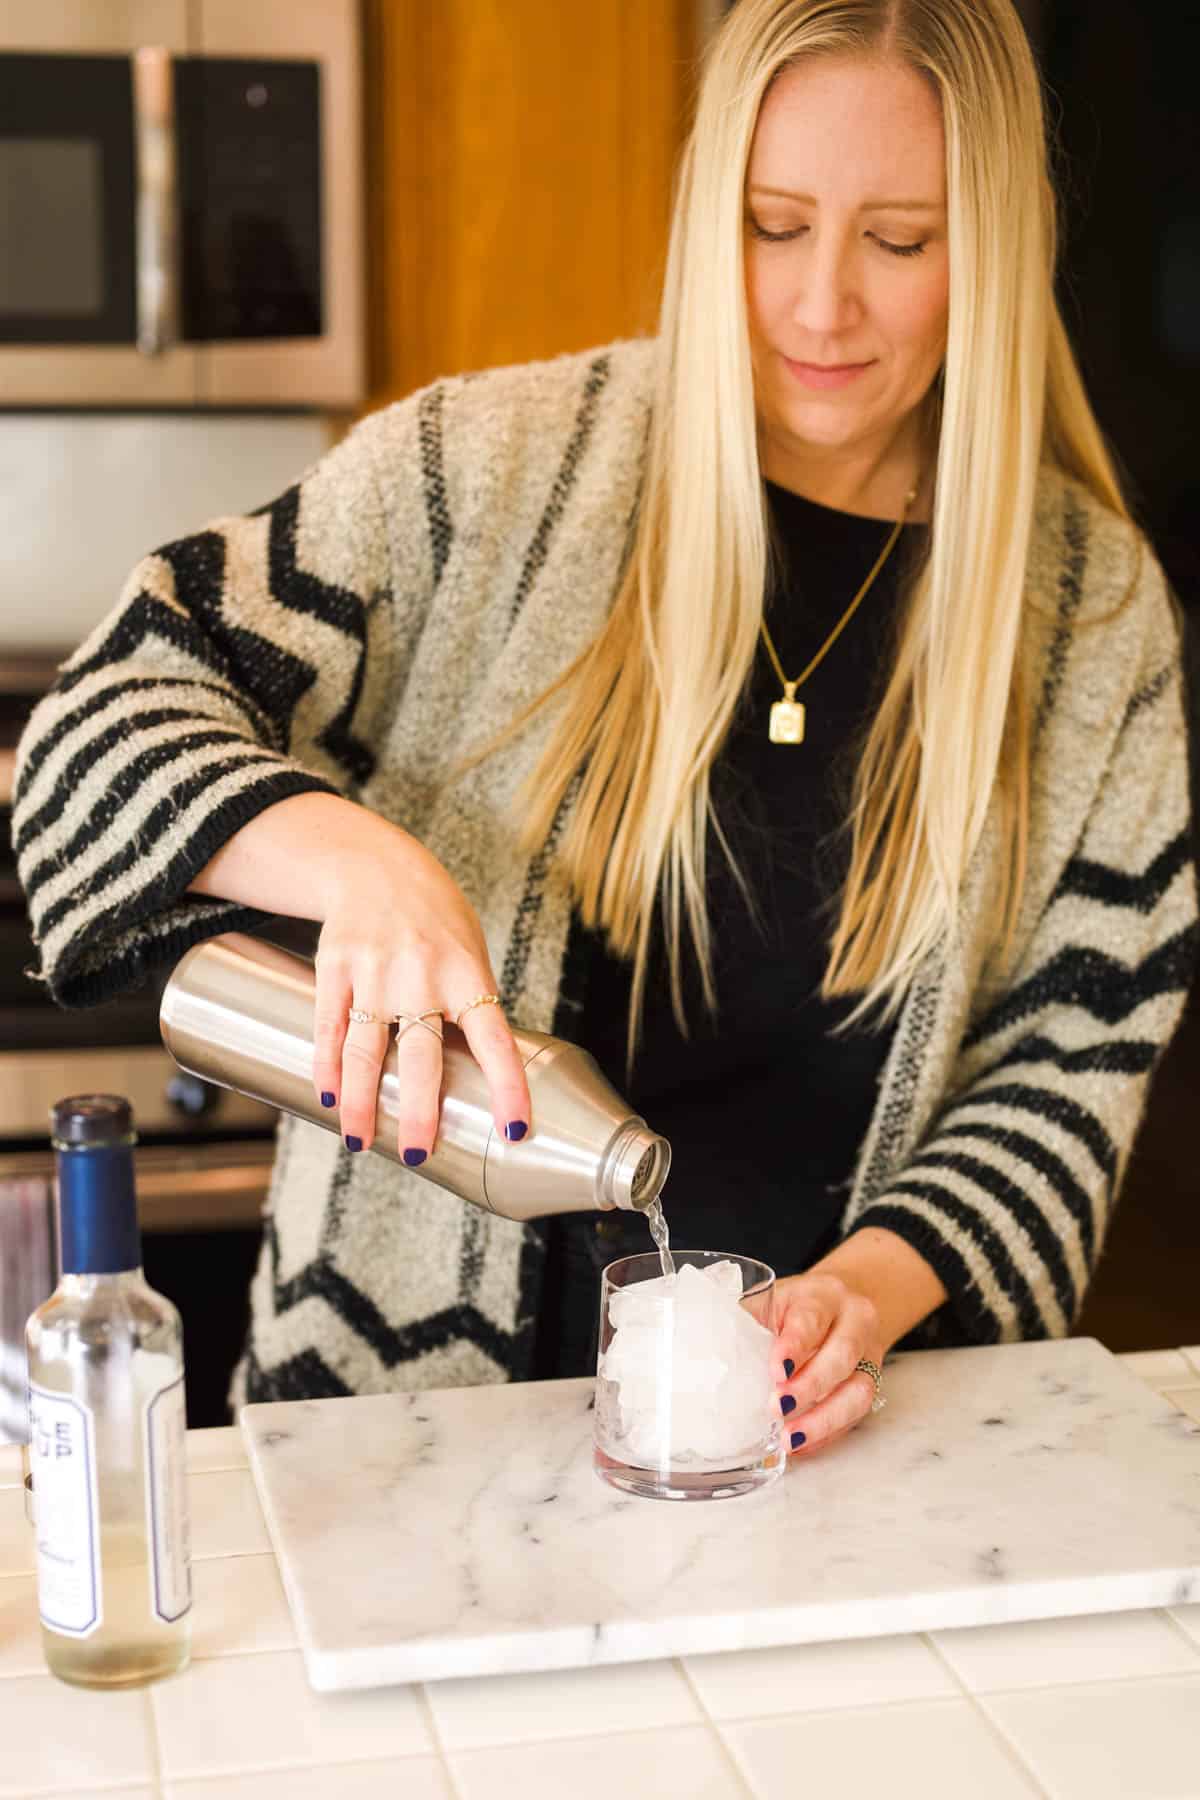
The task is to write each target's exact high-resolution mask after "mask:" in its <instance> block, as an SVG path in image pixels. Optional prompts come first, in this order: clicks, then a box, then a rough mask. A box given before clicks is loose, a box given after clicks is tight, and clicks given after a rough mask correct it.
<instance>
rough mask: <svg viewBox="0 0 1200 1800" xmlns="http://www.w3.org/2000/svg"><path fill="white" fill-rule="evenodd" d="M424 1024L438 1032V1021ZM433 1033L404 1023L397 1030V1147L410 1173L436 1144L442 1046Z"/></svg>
mask: <svg viewBox="0 0 1200 1800" xmlns="http://www.w3.org/2000/svg"><path fill="white" fill-rule="evenodd" d="M420 1010H421V1011H422V1012H424V1011H425V1008H424V1007H422V1008H421V1009H420ZM414 1016H415V1015H414ZM427 1023H428V1024H429V1025H432V1026H433V1027H434V1031H440V1030H441V1026H440V1025H439V1023H438V1020H437V1019H429V1020H428V1021H427ZM434 1031H427V1030H426V1029H425V1027H424V1026H423V1025H410V1024H408V1023H406V1021H405V1020H403V1019H402V1020H401V1021H400V1023H399V1024H398V1025H397V1027H396V1034H397V1035H396V1147H397V1149H398V1150H399V1152H400V1157H401V1161H402V1162H404V1164H405V1165H406V1166H407V1167H408V1168H410V1169H419V1168H420V1166H421V1164H422V1163H423V1162H424V1161H425V1160H426V1158H427V1157H428V1156H429V1154H430V1152H431V1151H432V1149H433V1146H434V1143H435V1142H436V1140H437V1132H438V1102H439V1099H440V1096H441V1089H442V1046H441V1041H440V1039H439V1038H438V1037H435V1035H434Z"/></svg>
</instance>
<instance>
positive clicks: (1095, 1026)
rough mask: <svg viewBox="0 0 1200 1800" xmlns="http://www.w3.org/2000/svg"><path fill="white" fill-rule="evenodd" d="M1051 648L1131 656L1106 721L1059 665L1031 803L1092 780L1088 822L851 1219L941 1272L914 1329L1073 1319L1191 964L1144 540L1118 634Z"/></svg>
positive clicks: (1179, 770) (1166, 678)
mask: <svg viewBox="0 0 1200 1800" xmlns="http://www.w3.org/2000/svg"><path fill="white" fill-rule="evenodd" d="M1058 649H1059V652H1061V655H1062V658H1063V659H1064V660H1065V661H1067V662H1068V663H1069V661H1070V659H1079V663H1078V666H1079V667H1080V668H1081V669H1083V670H1085V671H1086V670H1087V669H1088V668H1089V667H1090V668H1091V669H1092V670H1094V669H1095V667H1096V665H1095V663H1094V661H1092V662H1091V663H1090V664H1089V661H1088V659H1094V658H1096V657H1104V658H1108V659H1112V658H1115V659H1116V664H1115V666H1116V667H1119V668H1122V670H1123V674H1122V676H1121V679H1120V683H1119V686H1116V688H1115V691H1116V694H1117V698H1118V704H1117V706H1116V708H1115V714H1114V716H1113V717H1112V718H1111V720H1110V717H1109V713H1110V711H1112V709H1111V708H1109V707H1108V705H1107V704H1106V705H1105V706H1104V707H1100V706H1099V705H1093V704H1090V703H1089V692H1090V693H1091V694H1092V695H1094V694H1095V693H1096V692H1097V688H1096V684H1095V682H1094V679H1093V681H1092V683H1091V686H1090V688H1089V678H1088V676H1087V674H1086V673H1085V675H1084V676H1083V678H1082V679H1081V680H1077V681H1076V683H1075V684H1074V686H1073V687H1072V684H1071V680H1070V671H1069V668H1067V669H1066V671H1065V672H1064V669H1063V667H1062V666H1060V667H1059V668H1058V669H1057V670H1056V671H1054V681H1055V682H1058V681H1059V680H1060V678H1061V687H1062V693H1061V694H1060V696H1059V698H1058V705H1057V710H1058V712H1059V713H1061V714H1067V715H1070V716H1069V717H1068V718H1067V720H1066V722H1065V724H1063V725H1062V726H1061V729H1060V730H1059V737H1058V743H1057V747H1056V748H1055V749H1053V750H1052V751H1051V752H1050V753H1049V754H1048V755H1046V756H1043V757H1042V758H1040V759H1035V800H1034V806H1035V812H1037V811H1038V810H1039V809H1040V813H1041V817H1042V820H1043V821H1044V822H1046V821H1054V820H1055V819H1059V818H1061V817H1063V815H1064V814H1071V813H1072V807H1073V798H1072V792H1074V793H1078V792H1079V784H1080V783H1083V782H1086V783H1088V784H1089V793H1088V798H1087V801H1086V802H1085V803H1083V804H1080V805H1079V807H1078V811H1077V815H1076V816H1077V817H1078V819H1079V820H1080V824H1079V825H1078V826H1077V827H1075V826H1073V827H1072V831H1071V835H1070V839H1069V841H1068V842H1067V843H1066V844H1065V845H1064V846H1063V847H1062V849H1061V852H1060V853H1059V854H1058V855H1057V856H1056V858H1055V859H1053V877H1052V879H1051V880H1049V881H1048V882H1047V888H1046V891H1045V893H1044V894H1042V895H1039V896H1038V900H1037V913H1036V918H1035V922H1034V925H1033V928H1032V930H1031V931H1030V932H1029V934H1028V937H1027V940H1026V941H1025V943H1024V945H1023V947H1022V949H1021V952H1020V955H1019V958H1018V959H1017V963H1016V966H1015V967H1014V968H1012V969H1011V970H1010V971H1008V972H1007V974H1006V976H1005V979H1004V980H1003V981H999V982H996V983H995V984H994V985H993V986H991V987H990V988H989V989H988V990H987V991H986V994H983V993H982V992H981V995H980V997H979V999H978V1003H977V1004H976V1006H975V1008H974V1009H973V1015H972V1022H971V1024H970V1026H969V1028H968V1030H967V1032H966V1033H965V1036H964V1038H963V1040H962V1042H961V1044H960V1046H959V1049H958V1053H957V1060H956V1065H955V1069H954V1075H953V1078H952V1080H951V1082H950V1084H949V1087H948V1089H947V1090H946V1098H945V1099H944V1101H943V1103H942V1105H941V1107H940V1108H938V1109H937V1111H936V1112H935V1117H934V1121H933V1124H932V1126H931V1128H930V1129H929V1130H928V1131H927V1132H926V1134H925V1136H924V1139H923V1141H921V1142H920V1143H919V1144H918V1145H917V1147H916V1149H915V1151H914V1152H913V1154H912V1155H911V1157H910V1158H909V1159H908V1160H907V1162H906V1163H905V1164H903V1165H902V1166H901V1168H900V1169H899V1171H898V1172H897V1173H896V1174H895V1175H893V1177H892V1178H891V1179H890V1180H889V1181H888V1183H887V1185H886V1188H885V1189H884V1191H883V1192H881V1193H879V1194H877V1195H876V1196H875V1198H874V1199H873V1200H872V1201H871V1202H870V1203H869V1205H868V1206H867V1207H866V1209H865V1210H864V1211H863V1212H862V1213H861V1214H860V1215H859V1216H858V1218H856V1220H855V1224H856V1225H859V1226H883V1227H886V1228H887V1229H889V1230H891V1231H893V1232H896V1233H898V1234H899V1235H900V1236H901V1237H903V1238H905V1239H906V1240H907V1241H908V1242H909V1243H910V1244H912V1245H913V1246H914V1248H915V1249H916V1250H917V1251H919V1253H920V1254H921V1255H922V1256H923V1257H924V1258H925V1260H926V1261H927V1262H929V1263H930V1264H931V1265H932V1266H933V1268H934V1269H935V1270H936V1271H937V1274H938V1275H939V1277H940V1278H941V1280H942V1282H943V1284H944V1286H945V1288H946V1290H947V1293H948V1295H949V1299H948V1301H947V1303H946V1304H945V1305H944V1306H942V1307H941V1308H939V1309H938V1311H937V1312H936V1313H934V1314H933V1315H932V1317H931V1318H930V1319H928V1320H927V1321H926V1322H925V1324H924V1325H923V1326H922V1327H921V1328H919V1330H918V1331H917V1332H916V1333H915V1334H913V1336H912V1338H911V1339H909V1340H906V1344H907V1343H919V1344H923V1345H927V1346H928V1345H937V1344H963V1343H992V1342H1011V1341H1016V1340H1020V1339H1026V1338H1043V1337H1059V1336H1065V1335H1067V1334H1068V1333H1069V1332H1070V1331H1071V1329H1072V1327H1073V1324H1074V1322H1075V1320H1076V1319H1077V1317H1078V1314H1079V1311H1080V1307H1081V1305H1082V1302H1083V1298H1084V1294H1085V1291H1086V1288H1087V1285H1088V1282H1089V1281H1090V1279H1091V1277H1092V1275H1093V1273H1094V1272H1095V1268H1096V1263H1097V1259H1098V1258H1099V1256H1100V1254H1101V1250H1102V1248H1103V1244H1104V1236H1105V1231H1106V1228H1107V1225H1108V1222H1109V1219H1110V1217H1111V1213H1112V1209H1113V1206H1114V1204H1115V1201H1116V1198H1117V1195H1118V1192H1119V1189H1120V1184H1121V1180H1122V1176H1123V1174H1124V1170H1125V1166H1126V1163H1127V1160H1128V1156H1129V1153H1130V1150H1131V1148H1132V1145H1133V1141H1134V1137H1135V1134H1136V1132H1137V1128H1138V1124H1139V1122H1140V1119H1141V1116H1142V1113H1143V1109H1144V1106H1145V1101H1146V1097H1147V1092H1148V1087H1149V1083H1150V1080H1151V1077H1152V1074H1153V1071H1154V1068H1155V1066H1156V1064H1157V1062H1158V1060H1159V1058H1160V1056H1161V1054H1162V1052H1163V1050H1164V1049H1165V1048H1166V1045H1167V1043H1168V1042H1169V1040H1170V1038H1171V1036H1172V1034H1173V1032H1174V1030H1175V1027H1176V1025H1177V1024H1178V1022H1179V1019H1180V1016H1181V1014H1182V1011H1183V1007H1184V1002H1185V999H1186V995H1187V989H1188V986H1189V983H1190V981H1191V978H1192V975H1193V971H1194V966H1195V957H1196V938H1197V932H1196V918H1197V899H1196V879H1195V869H1194V866H1193V859H1192V838H1191V808H1190V798H1189V780H1188V757H1187V738H1186V728H1185V723H1184V707H1183V692H1182V672H1181V659H1180V642H1179V632H1178V630H1177V626H1176V620H1175V616H1174V613H1173V610H1172V602H1171V598H1170V595H1169V592H1168V590H1167V588H1166V584H1165V582H1164V579H1163V576H1162V572H1161V570H1160V569H1159V567H1158V565H1157V564H1156V563H1155V562H1154V561H1153V558H1147V562H1146V567H1145V573H1144V575H1143V578H1142V580H1141V582H1140V584H1139V587H1138V589H1137V591H1136V593H1135V596H1134V598H1133V602H1132V604H1131V606H1130V607H1129V608H1128V609H1127V610H1126V613H1125V615H1124V616H1123V617H1122V619H1121V620H1120V621H1119V624H1118V626H1117V627H1116V636H1115V639H1114V638H1113V637H1112V636H1111V635H1110V637H1109V638H1108V639H1106V638H1105V636H1104V633H1103V631H1102V630H1101V629H1100V628H1099V627H1098V628H1097V630H1096V632H1093V633H1092V635H1091V636H1089V634H1088V628H1086V627H1085V628H1084V629H1083V630H1082V631H1080V632H1079V633H1077V634H1076V635H1075V637H1074V639H1073V642H1072V644H1071V646H1070V648H1069V649H1067V648H1065V647H1064V646H1063V645H1062V644H1061V643H1060V645H1059V646H1058ZM1051 660H1052V661H1053V658H1052V659H1051ZM1108 666H1109V667H1110V668H1111V667H1113V666H1114V664H1113V663H1112V662H1111V661H1110V662H1109V664H1108ZM1051 685H1052V684H1051ZM1113 691H1114V690H1113V689H1112V688H1110V689H1106V690H1104V693H1105V700H1106V702H1107V700H1108V699H1109V697H1110V696H1111V694H1112V692H1113ZM1050 735H1051V736H1053V732H1051V733H1050ZM1039 761H1040V764H1041V768H1040V771H1039V770H1038V767H1037V765H1038V762H1039ZM1038 788H1040V790H1041V791H1040V793H1038V792H1037V791H1036V790H1037V789H1038ZM1046 829H1051V826H1049V825H1047V826H1046Z"/></svg>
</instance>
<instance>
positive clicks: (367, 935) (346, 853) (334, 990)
mask: <svg viewBox="0 0 1200 1800" xmlns="http://www.w3.org/2000/svg"><path fill="white" fill-rule="evenodd" d="M355 810H356V811H357V812H358V813H359V819H358V821H356V823H357V824H358V827H359V829H358V831H357V832H356V833H355V834H354V840H355V841H353V842H351V843H349V844H347V843H346V842H345V840H344V839H343V842H342V845H341V850H340V854H339V855H338V856H337V857H336V859H334V872H333V873H332V874H331V875H327V876H326V879H325V880H324V881H323V883H322V889H323V892H322V895H321V897H320V898H321V918H322V927H321V936H320V942H319V945H318V949H317V996H316V1021H315V1023H316V1049H315V1055H314V1060H313V1085H314V1087H315V1088H316V1092H317V1097H318V1099H319V1100H320V1102H321V1105H322V1106H325V1107H337V1108H338V1113H339V1123H340V1125H341V1130H342V1135H343V1137H344V1139H345V1142H346V1145H347V1148H348V1149H350V1150H367V1149H369V1148H370V1147H371V1144H372V1142H373V1141H374V1138H375V1130H376V1117H375V1102H376V1098H377V1096H378V1091H379V1080H380V1074H381V1071H382V1068H383V1061H384V1057H385V1055H386V1053H387V1049H388V1045H389V1042H390V1039H391V1032H390V1030H389V1025H388V1021H390V1020H392V1019H394V1018H395V1016H396V1014H397V1013H407V1014H409V1015H410V1016H411V1017H414V1018H416V1017H418V1016H419V1015H420V1014H421V1013H431V1012H437V1013H441V1014H442V1015H443V1016H444V1018H446V1019H448V1020H450V1021H453V1020H455V1019H456V1018H457V1017H458V1016H459V1014H460V1013H461V1012H462V1010H463V1008H464V1007H470V1011H469V1012H467V1014H466V1017H465V1018H464V1019H463V1022H462V1032H463V1035H464V1037H465V1038H466V1041H467V1045H468V1047H469V1048H470V1050H471V1053H472V1055H473V1056H474V1057H475V1060H476V1061H477V1062H478V1064H479V1066H480V1068H481V1069H482V1071H483V1074H484V1076H485V1077H486V1080H487V1084H488V1089H489V1092H490V1095H491V1102H492V1116H493V1118H494V1119H495V1122H496V1128H497V1130H498V1131H500V1132H501V1133H502V1134H503V1135H504V1136H505V1137H506V1138H507V1139H508V1140H509V1141H510V1142H513V1143H515V1142H519V1140H520V1139H521V1138H523V1137H524V1136H525V1135H526V1133H527V1131H528V1129H529V1124H530V1103H529V1087H528V1083H527V1082H526V1080H525V1073H524V1069H523V1068H522V1065H521V1058H520V1054H519V1052H518V1050H517V1046H516V1043H515V1042H514V1039H513V1035H512V1032H511V1031H510V1030H509V1027H508V1024H507V1022H506V1020H505V1018H504V1014H503V1012H502V1011H501V1009H500V1007H499V1006H471V1002H472V1001H473V1000H476V999H478V997H479V996H480V995H481V994H491V993H494V992H495V991H496V978H495V975H494V974H493V971H492V966H491V961H490V959H489V956H488V950H487V944H486V942H485V940H484V935H483V929H482V927H481V925H480V923H479V919H478V917H477V915H476V913H475V911H474V908H473V907H472V906H471V904H470V902H469V901H468V900H467V898H466V896H465V894H464V893H463V891H462V889H461V888H460V887H459V886H458V883H457V882H456V881H455V880H454V879H453V877H452V876H451V875H450V874H449V873H448V872H447V870H446V869H444V868H443V867H442V865H441V863H439V862H438V861H437V859H436V857H434V856H432V855H430V853H429V852H428V851H427V850H426V849H424V847H423V846H422V845H421V844H419V843H418V842H417V840H416V839H415V838H413V837H411V836H409V834H408V833H407V832H405V831H401V830H400V829H399V828H398V827H397V826H393V825H389V824H388V823H387V822H386V821H384V820H382V819H380V818H378V816H376V815H374V814H370V813H366V812H364V811H362V810H361V809H357V808H356V809H355ZM339 822H340V821H339ZM328 866H329V865H328V863H327V864H326V867H328ZM351 1007H354V1008H355V1010H356V1011H360V1012H367V1013H373V1014H374V1015H375V1018H376V1021H377V1022H376V1023H373V1024H360V1023H358V1022H351V1020H350V1017H349V1014H350V1009H351ZM428 1023H429V1024H430V1025H431V1026H433V1027H434V1028H435V1029H436V1030H440V1029H441V1021H440V1020H438V1019H436V1018H431V1019H430V1020H429V1021H428ZM396 1065H397V1075H398V1077H399V1097H400V1109H399V1118H398V1121H397V1122H398V1126H399V1133H398V1137H399V1141H398V1145H397V1148H398V1150H399V1152H400V1155H401V1157H402V1159H403V1160H404V1162H405V1163H407V1164H408V1166H409V1167H410V1168H416V1167H418V1166H419V1165H420V1164H421V1163H423V1162H424V1161H425V1158H426V1157H427V1156H428V1155H429V1153H430V1152H431V1151H432V1149H433V1146H434V1141H435V1139H436V1137H437V1132H438V1117H439V1114H438V1107H439V1099H440V1093H441V1083H442V1046H441V1043H440V1042H439V1040H438V1038H437V1037H436V1036H435V1035H434V1031H431V1030H426V1029H423V1028H422V1027H421V1026H420V1025H410V1026H408V1027H407V1028H406V1029H405V1028H401V1033H400V1038H399V1042H398V1044H397V1047H396Z"/></svg>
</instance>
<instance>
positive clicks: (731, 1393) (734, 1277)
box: [594, 1250, 784, 1500]
mask: <svg viewBox="0 0 1200 1800" xmlns="http://www.w3.org/2000/svg"><path fill="white" fill-rule="evenodd" d="M672 1256H673V1258H674V1262H675V1268H676V1273H675V1274H674V1275H663V1273H662V1265H661V1263H660V1260H659V1256H658V1254H657V1252H649V1253H647V1254H646V1255H643V1256H624V1257H622V1258H621V1259H620V1260H619V1261H618V1262H614V1263H610V1264H609V1265H608V1267H607V1268H606V1269H605V1271H604V1274H603V1276H602V1278H601V1311H600V1354H599V1359H598V1363H597V1370H596V1411H595V1451H594V1461H595V1468H596V1473H597V1474H598V1475H599V1476H600V1477H601V1478H602V1479H603V1480H605V1481H609V1482H611V1483H612V1485H613V1486H614V1487H618V1488H622V1489H624V1491H625V1492H626V1493H630V1494H641V1495H645V1496H646V1497H648V1498H651V1499H656V1500H718V1499H723V1498H726V1497H728V1496H731V1495H734V1494H746V1493H749V1492H751V1491H752V1490H753V1489H755V1488H760V1487H764V1486H765V1485H766V1484H767V1483H768V1482H771V1481H774V1480H775V1478H776V1476H778V1475H779V1474H780V1473H781V1472H782V1470H783V1464H784V1456H783V1450H782V1447H781V1441H780V1440H781V1435H782V1423H781V1418H780V1412H779V1403H778V1399H777V1396H776V1389H775V1382H774V1379H773V1377H772V1374H771V1352H772V1345H773V1340H774V1336H775V1271H774V1270H773V1269H769V1268H768V1267H767V1265H766V1263H761V1262H755V1261H754V1260H753V1258H751V1257H747V1256H734V1255H723V1254H722V1253H720V1252H719V1251H714V1250H673V1251H672Z"/></svg>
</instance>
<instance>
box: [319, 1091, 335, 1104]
mask: <svg viewBox="0 0 1200 1800" xmlns="http://www.w3.org/2000/svg"><path fill="white" fill-rule="evenodd" d="M333 1102H334V1095H333V1094H331V1093H330V1092H329V1090H328V1088H326V1090H325V1092H324V1093H323V1094H322V1095H321V1105H322V1106H332V1105H333Z"/></svg>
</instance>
